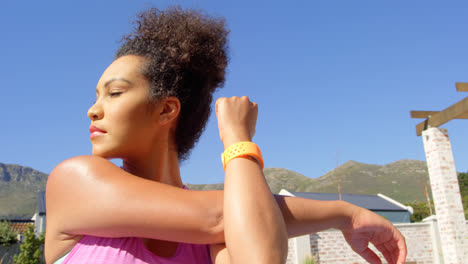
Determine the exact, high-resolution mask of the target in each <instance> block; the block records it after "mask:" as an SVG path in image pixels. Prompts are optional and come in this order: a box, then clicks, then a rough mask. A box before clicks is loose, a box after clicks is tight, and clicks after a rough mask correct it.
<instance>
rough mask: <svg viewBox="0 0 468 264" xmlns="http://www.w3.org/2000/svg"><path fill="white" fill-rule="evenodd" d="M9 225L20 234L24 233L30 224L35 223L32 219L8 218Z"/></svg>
mask: <svg viewBox="0 0 468 264" xmlns="http://www.w3.org/2000/svg"><path fill="white" fill-rule="evenodd" d="M7 221H8V225H10V228H11V229H13V230H14V231H16V232H18V234H23V233H24V232H26V229H27V228H28V226H29V225H34V222H33V221H31V220H7Z"/></svg>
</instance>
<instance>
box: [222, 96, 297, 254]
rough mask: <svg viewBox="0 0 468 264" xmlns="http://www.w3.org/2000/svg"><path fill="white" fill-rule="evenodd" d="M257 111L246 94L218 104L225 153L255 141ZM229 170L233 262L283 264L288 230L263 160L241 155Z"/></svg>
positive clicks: (227, 224)
mask: <svg viewBox="0 0 468 264" xmlns="http://www.w3.org/2000/svg"><path fill="white" fill-rule="evenodd" d="M257 111H258V108H257V104H256V103H252V102H250V101H249V99H248V98H247V97H245V96H244V97H241V98H239V97H232V98H220V99H218V100H217V101H216V116H217V118H218V126H219V133H220V138H221V140H222V141H223V143H224V148H225V149H227V148H228V147H229V146H231V145H233V144H236V143H239V142H242V141H248V142H250V141H251V140H252V137H253V134H254V133H255V125H256V119H257ZM225 170H226V175H225V181H224V235H225V240H226V246H227V249H228V250H227V252H228V255H229V260H230V263H284V261H285V260H286V256H287V251H288V245H287V232H286V228H285V225H284V221H283V217H282V215H281V211H280V210H279V208H278V205H277V204H276V202H275V199H274V197H273V195H272V193H271V191H270V189H269V187H268V185H267V183H266V180H265V177H264V175H263V171H262V168H261V166H260V164H259V162H258V161H256V160H254V159H251V158H249V157H248V156H244V157H238V158H234V159H233V160H231V161H229V162H228V163H227V164H226V168H225ZM216 263H220V262H219V261H216Z"/></svg>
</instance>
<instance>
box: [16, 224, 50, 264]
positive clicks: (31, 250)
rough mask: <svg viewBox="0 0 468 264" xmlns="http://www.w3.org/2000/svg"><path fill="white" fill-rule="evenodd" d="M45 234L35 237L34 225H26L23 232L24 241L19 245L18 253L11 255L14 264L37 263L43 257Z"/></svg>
mask: <svg viewBox="0 0 468 264" xmlns="http://www.w3.org/2000/svg"><path fill="white" fill-rule="evenodd" d="M44 239H45V234H42V235H41V236H40V237H36V234H35V233H34V225H30V226H28V229H27V230H26V232H25V233H24V242H23V244H22V245H21V246H20V253H19V254H18V255H16V256H14V257H13V263H14V264H39V263H41V262H42V259H43V254H44V253H43V251H44Z"/></svg>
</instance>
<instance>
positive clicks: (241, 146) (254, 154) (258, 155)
mask: <svg viewBox="0 0 468 264" xmlns="http://www.w3.org/2000/svg"><path fill="white" fill-rule="evenodd" d="M236 158H246V159H250V160H253V161H255V162H257V163H258V164H259V165H260V168H261V169H262V170H263V166H264V164H263V157H262V152H261V151H260V148H259V147H258V146H257V144H255V143H253V142H251V141H240V142H237V143H234V144H232V145H230V146H226V148H225V150H224V152H223V153H222V154H221V161H222V163H223V168H224V169H225V170H226V165H227V164H228V163H229V162H230V161H231V160H233V159H236Z"/></svg>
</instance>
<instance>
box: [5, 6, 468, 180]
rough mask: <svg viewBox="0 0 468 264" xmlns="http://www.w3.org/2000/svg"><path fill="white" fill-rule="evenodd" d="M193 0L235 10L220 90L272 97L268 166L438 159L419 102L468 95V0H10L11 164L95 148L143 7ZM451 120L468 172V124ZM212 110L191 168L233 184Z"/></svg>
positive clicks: (38, 163) (260, 137)
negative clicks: (108, 85)
mask: <svg viewBox="0 0 468 264" xmlns="http://www.w3.org/2000/svg"><path fill="white" fill-rule="evenodd" d="M170 4H180V5H182V6H183V7H192V8H196V9H203V10H206V11H207V13H209V14H211V15H214V16H223V17H225V18H226V20H227V23H228V25H229V28H230V29H231V34H230V50H231V53H230V54H231V55H230V57H231V60H230V64H229V67H228V73H227V81H226V85H225V87H224V88H223V89H221V90H219V92H217V93H216V95H215V98H218V97H221V96H234V95H238V96H242V95H248V96H249V97H250V98H251V100H253V101H256V102H257V103H258V104H259V119H258V124H257V134H256V136H255V138H254V141H255V142H256V143H257V144H258V145H259V146H260V147H261V149H262V152H263V156H264V159H265V166H266V167H281V168H286V169H289V170H293V171H296V172H299V173H301V174H303V175H306V176H308V177H312V178H315V177H319V176H321V175H323V174H325V173H326V172H328V171H330V170H331V169H333V168H334V167H335V166H336V164H337V163H338V164H342V163H344V162H346V161H348V160H355V161H358V162H363V163H370V164H380V165H383V164H387V163H391V162H394V161H396V160H400V159H416V160H425V157H424V149H423V144H422V139H421V138H420V137H417V136H416V133H415V126H416V124H418V123H419V122H421V121H422V120H414V119H411V118H410V114H409V111H410V110H442V109H444V108H446V107H448V106H450V105H452V104H454V103H456V102H458V101H459V100H461V99H463V98H464V97H465V96H467V95H468V93H465V94H464V93H461V92H457V91H456V90H455V82H468V32H467V29H468V19H467V14H468V3H467V2H462V1H459V2H455V1H444V2H440V1H432V2H431V1H201V0H200V1H83V0H82V1H13V0H6V1H2V2H1V3H0V32H1V40H0V52H1V56H0V57H1V60H0V75H1V76H0V77H1V81H0V84H1V94H0V113H1V114H0V123H1V124H2V127H1V129H0V162H2V163H13V164H20V165H24V166H29V167H32V168H34V169H37V170H40V171H42V172H45V173H49V172H50V171H51V170H52V169H53V168H54V166H55V165H57V164H58V163H59V162H61V161H62V160H65V159H67V158H69V157H72V156H77V155H83V154H90V153H91V144H90V142H89V132H88V126H89V120H88V118H87V116H86V112H87V109H88V108H89V106H90V105H91V103H92V102H93V101H94V97H95V93H94V90H95V87H96V83H97V81H98V79H99V77H100V75H101V74H102V72H103V71H104V69H105V68H106V67H107V66H108V65H109V64H110V63H111V62H112V59H113V55H114V52H115V51H116V49H117V48H118V46H119V42H118V41H119V40H120V38H121V36H122V34H125V33H128V32H129V31H130V29H131V24H130V22H131V21H132V17H134V15H135V14H136V13H137V12H138V11H139V10H141V9H144V8H147V7H150V6H156V7H159V8H164V7H166V6H167V5H170ZM443 127H446V128H448V130H449V135H450V139H451V142H452V148H453V153H454V157H455V165H456V167H457V170H458V171H462V172H466V171H468V162H467V160H468V137H467V134H468V121H467V120H453V121H451V122H450V123H448V124H446V125H444V126H443ZM222 150H223V145H222V144H221V141H220V140H219V137H218V131H217V123H216V118H215V116H214V115H212V116H211V118H210V121H209V123H208V125H207V128H206V130H205V133H204V134H203V136H202V137H201V139H200V141H199V143H198V144H197V146H196V147H195V149H194V150H193V152H192V155H191V157H190V159H189V160H188V161H186V162H185V163H184V164H182V167H181V170H182V177H183V180H184V182H188V183H216V182H222V181H223V175H224V173H223V170H222V165H221V162H220V153H221V152H222Z"/></svg>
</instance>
